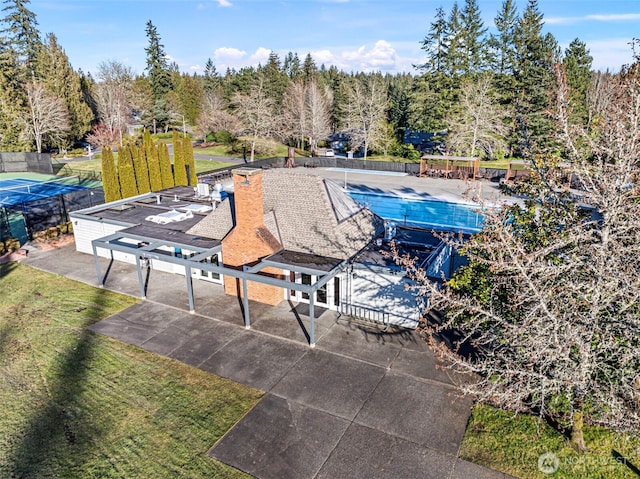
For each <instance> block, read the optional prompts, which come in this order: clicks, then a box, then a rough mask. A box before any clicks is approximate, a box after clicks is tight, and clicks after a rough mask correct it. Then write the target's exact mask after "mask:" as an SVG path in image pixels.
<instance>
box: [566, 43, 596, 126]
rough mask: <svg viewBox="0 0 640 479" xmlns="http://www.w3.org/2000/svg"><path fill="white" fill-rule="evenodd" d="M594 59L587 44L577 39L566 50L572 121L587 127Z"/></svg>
mask: <svg viewBox="0 0 640 479" xmlns="http://www.w3.org/2000/svg"><path fill="white" fill-rule="evenodd" d="M592 62H593V57H591V55H589V50H588V49H587V45H586V43H584V42H583V41H581V40H579V39H578V38H576V39H575V40H573V41H572V42H571V44H570V45H569V47H568V48H567V49H566V50H565V54H564V62H563V63H564V66H565V71H566V75H567V85H568V86H569V88H570V92H569V102H570V104H571V107H572V112H571V118H570V120H571V121H572V123H573V122H575V123H579V124H581V125H582V126H586V124H587V120H588V116H589V112H588V109H587V92H588V90H589V86H590V85H591V76H592V71H591V65H592Z"/></svg>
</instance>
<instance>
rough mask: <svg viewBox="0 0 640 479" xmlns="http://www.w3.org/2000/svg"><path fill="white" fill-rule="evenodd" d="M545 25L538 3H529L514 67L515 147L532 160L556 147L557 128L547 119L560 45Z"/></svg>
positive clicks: (533, 0)
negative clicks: (554, 60)
mask: <svg viewBox="0 0 640 479" xmlns="http://www.w3.org/2000/svg"><path fill="white" fill-rule="evenodd" d="M543 25H544V22H543V16H542V13H540V11H539V10H538V0H529V2H528V4H527V8H526V9H525V11H524V13H523V15H522V18H521V19H520V21H519V22H518V25H517V28H516V32H515V33H516V34H515V38H516V58H515V65H514V80H515V89H516V91H515V95H514V106H515V114H516V123H517V124H516V125H515V129H514V133H515V136H514V138H513V139H512V147H513V148H514V150H515V151H516V153H517V154H519V155H522V156H525V157H529V156H530V155H531V154H532V153H533V152H534V151H541V150H546V149H548V148H550V147H552V146H553V144H552V137H553V135H552V134H551V133H552V130H553V124H552V122H551V120H550V119H549V118H548V116H547V115H546V111H547V109H548V106H549V95H548V92H550V91H551V89H552V85H553V69H552V58H553V55H554V49H555V47H556V43H555V41H554V39H553V37H552V36H550V35H546V36H543V35H542V27H543Z"/></svg>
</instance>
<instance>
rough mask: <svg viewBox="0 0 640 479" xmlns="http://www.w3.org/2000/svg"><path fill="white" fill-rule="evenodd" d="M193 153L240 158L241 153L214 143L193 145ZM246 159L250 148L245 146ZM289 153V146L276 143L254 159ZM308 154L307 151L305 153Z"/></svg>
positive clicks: (281, 155)
mask: <svg viewBox="0 0 640 479" xmlns="http://www.w3.org/2000/svg"><path fill="white" fill-rule="evenodd" d="M193 153H194V154H196V155H211V156H229V157H232V158H242V153H238V152H235V151H233V150H232V149H231V147H230V146H229V145H216V146H207V147H205V148H199V147H198V146H194V147H193ZM246 154H247V159H248V158H249V156H250V155H251V150H250V149H249V148H247V153H246ZM288 154H289V147H288V146H287V145H282V144H278V145H277V147H276V149H275V151H274V152H273V153H271V154H268V155H256V160H264V159H267V158H273V157H277V158H283V159H284V158H286V157H287V155H288ZM296 156H301V153H300V150H296ZM307 156H308V153H307Z"/></svg>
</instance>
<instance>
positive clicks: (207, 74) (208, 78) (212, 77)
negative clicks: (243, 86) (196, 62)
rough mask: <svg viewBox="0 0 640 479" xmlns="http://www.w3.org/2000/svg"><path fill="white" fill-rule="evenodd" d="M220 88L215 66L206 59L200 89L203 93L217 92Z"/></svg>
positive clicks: (220, 84)
mask: <svg viewBox="0 0 640 479" xmlns="http://www.w3.org/2000/svg"><path fill="white" fill-rule="evenodd" d="M221 87H222V81H221V79H220V75H219V74H218V71H217V70H216V66H215V64H214V63H213V60H211V58H207V63H206V64H205V66H204V75H203V77H202V89H203V90H204V91H205V93H209V92H214V91H218V90H219V89H220V88H221Z"/></svg>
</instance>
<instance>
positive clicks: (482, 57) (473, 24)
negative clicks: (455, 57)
mask: <svg viewBox="0 0 640 479" xmlns="http://www.w3.org/2000/svg"><path fill="white" fill-rule="evenodd" d="M461 20H462V48H463V52H464V56H463V58H462V71H463V73H466V74H469V73H479V72H481V71H482V70H484V69H485V68H486V67H487V48H486V46H485V45H486V41H485V34H486V33H487V29H486V28H485V27H484V24H483V22H482V17H481V16H480V8H479V7H478V3H477V1H476V0H465V5H464V8H463V10H462V14H461Z"/></svg>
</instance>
